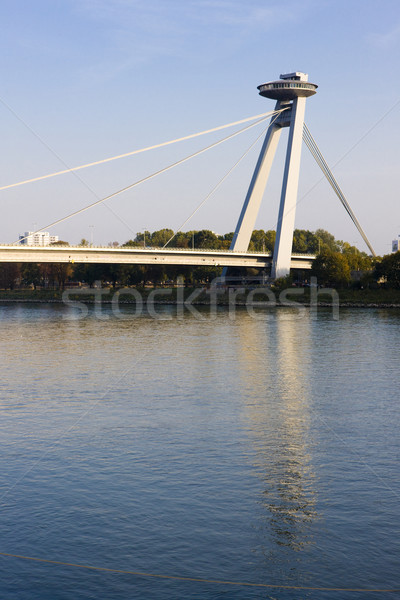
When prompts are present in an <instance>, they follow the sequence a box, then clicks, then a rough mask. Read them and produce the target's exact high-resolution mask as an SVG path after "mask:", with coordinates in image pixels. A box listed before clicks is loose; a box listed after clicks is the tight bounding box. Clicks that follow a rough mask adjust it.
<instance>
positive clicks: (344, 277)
mask: <svg viewBox="0 0 400 600" xmlns="http://www.w3.org/2000/svg"><path fill="white" fill-rule="evenodd" d="M311 275H313V276H314V277H316V278H317V281H318V284H322V285H332V286H337V287H343V286H345V285H347V284H348V283H349V282H350V267H349V263H348V262H347V260H346V257H345V256H344V255H343V254H341V253H340V252H334V251H333V250H330V249H329V248H326V247H325V248H323V249H322V250H321V252H320V254H318V256H317V257H316V259H315V261H314V262H313V266H312V269H311Z"/></svg>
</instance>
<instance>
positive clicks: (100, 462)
mask: <svg viewBox="0 0 400 600" xmlns="http://www.w3.org/2000/svg"><path fill="white" fill-rule="evenodd" d="M157 315H158V317H159V318H154V317H155V315H154V314H153V315H149V314H146V313H145V312H143V313H142V314H141V315H138V314H136V313H135V311H134V310H133V309H129V308H126V309H125V310H123V311H121V313H119V314H118V315H116V314H115V312H113V311H112V310H111V309H110V308H103V310H102V311H101V313H100V312H99V311H97V312H95V311H94V309H93V308H90V309H89V312H88V314H87V315H86V316H84V315H83V313H82V315H80V314H75V313H73V311H72V310H71V309H68V308H66V307H64V306H63V305H26V304H24V305H19V304H18V305H11V304H10V305H2V306H1V307H0V331H1V337H0V346H1V366H0V369H1V383H0V386H1V387H0V398H1V434H0V449H1V453H0V460H1V469H0V499H1V517H0V533H1V535H0V552H1V553H2V554H0V570H1V573H0V597H1V598H4V599H6V600H13V599H18V600H31V599H35V600H36V599H38V600H39V599H40V600H59V599H60V600H61V599H63V600H81V599H82V600H89V599H101V600H125V599H126V600H128V599H132V598H144V599H151V600H170V599H187V600H195V599H196V600H211V599H220V598H221V599H222V598H225V599H261V598H262V599H268V598H269V599H277V600H289V599H295V600H299V599H303V598H304V599H306V598H307V599H315V600H317V599H318V600H324V599H331V598H332V599H334V598H338V599H340V600H347V599H349V600H350V599H353V598H354V599H358V600H360V599H363V600H364V599H365V598H371V599H373V600H378V599H379V600H380V599H381V598H386V597H388V598H400V592H385V591H381V592H371V591H335V590H332V589H331V590H316V589H312V588H342V590H343V588H345V589H347V590H350V589H362V590H393V589H395V588H396V589H399V588H400V581H399V573H400V564H399V562H400V561H399V556H400V542H399V540H400V535H399V534H400V531H399V529H400V525H399V523H400V519H399V517H400V510H399V498H400V478H399V470H398V461H399V455H400V442H399V425H400V403H399V389H400V374H399V340H400V335H399V334H400V312H398V311H396V310H383V309H364V310H363V309H357V310H355V309H353V310H352V309H344V310H341V312H340V318H339V319H338V320H337V319H334V318H333V317H332V313H331V311H330V310H328V309H326V310H323V309H320V310H319V312H318V314H311V313H310V312H309V311H308V310H305V311H304V313H299V312H298V311H296V310H291V309H289V308H288V309H285V308H280V309H270V310H268V311H266V310H264V311H263V310H259V311H256V312H253V313H251V314H249V313H248V312H247V311H246V310H245V309H243V310H238V311H236V313H234V314H232V311H231V312H229V311H228V310H227V309H218V310H217V312H216V314H210V313H209V312H208V311H207V309H206V308H205V309H204V310H203V311H202V312H201V313H200V315H199V314H196V313H194V314H193V313H192V312H190V311H186V312H185V313H184V314H177V312H176V308H175V307H173V306H171V307H159V308H158V309H157ZM71 316H75V317H79V316H82V317H83V318H71ZM200 317H201V318H200ZM4 554H12V555H18V556H19V558H17V557H16V556H5V555H4ZM21 557H25V558H21ZM28 557H31V558H37V559H42V560H45V561H57V563H69V564H56V563H50V562H40V561H32V560H29V559H28ZM74 565H75V566H74ZM77 565H79V566H77ZM85 566H92V567H99V568H102V569H111V571H107V570H96V569H92V570H91V569H87V568H84V567H85ZM138 573H141V574H138ZM151 575H167V576H172V577H178V578H179V577H182V578H188V580H182V579H174V578H171V579H169V578H158V577H152V576H151ZM217 580H218V581H219V582H220V583H218V582H216V581H217ZM229 582H230V583H229ZM235 583H248V584H257V585H254V586H249V585H248V586H245V585H234V584H235Z"/></svg>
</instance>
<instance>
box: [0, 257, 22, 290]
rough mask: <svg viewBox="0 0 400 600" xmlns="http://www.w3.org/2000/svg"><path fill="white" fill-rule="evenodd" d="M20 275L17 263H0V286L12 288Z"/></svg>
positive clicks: (5, 288) (6, 288)
mask: <svg viewBox="0 0 400 600" xmlns="http://www.w3.org/2000/svg"><path fill="white" fill-rule="evenodd" d="M20 275H21V266H20V265H19V264H18V263H0V288H1V289H4V290H8V289H10V290H13V289H14V287H15V286H16V284H17V281H18V279H19V277H20Z"/></svg>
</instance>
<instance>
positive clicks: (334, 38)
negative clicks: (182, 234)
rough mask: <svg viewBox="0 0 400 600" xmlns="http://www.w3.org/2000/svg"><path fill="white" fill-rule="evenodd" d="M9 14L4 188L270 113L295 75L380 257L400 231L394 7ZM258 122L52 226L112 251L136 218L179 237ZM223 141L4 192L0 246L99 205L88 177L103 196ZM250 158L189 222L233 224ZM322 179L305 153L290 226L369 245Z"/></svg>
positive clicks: (46, 4) (356, 3)
mask: <svg viewBox="0 0 400 600" xmlns="http://www.w3.org/2000/svg"><path fill="white" fill-rule="evenodd" d="M0 19H1V23H2V35H1V39H0V45H1V56H2V60H1V67H0V69H1V85H0V99H1V103H0V115H1V131H2V135H1V145H0V155H1V170H0V173H1V175H0V186H2V185H7V184H9V183H13V182H16V181H19V180H22V179H26V178H29V177H35V176H39V175H42V174H46V173H49V172H52V171H58V170H60V169H62V168H63V167H64V164H67V165H68V166H75V165H79V164H81V163H86V162H89V161H94V160H98V159H102V158H106V157H108V156H112V155H114V154H120V153H123V152H129V151H130V150H134V149H137V148H141V147H144V146H148V145H151V144H157V143H159V142H163V141H166V140H169V139H174V138H177V137H180V136H183V135H187V134H189V133H193V132H196V131H201V130H203V129H208V128H211V127H214V126H218V125H222V124H224V123H229V122H230V121H234V120H237V119H241V118H244V117H247V116H251V115H255V114H258V113H261V112H265V111H267V110H270V109H272V108H273V105H274V103H273V101H269V100H266V99H264V98H261V97H260V96H258V92H257V89H256V88H257V85H259V84H261V83H264V82H266V81H269V80H273V79H277V78H278V77H279V74H280V73H285V72H290V71H294V70H300V71H304V72H307V73H308V74H309V79H310V81H312V82H315V83H317V84H318V85H319V88H318V93H317V95H316V96H314V97H312V98H310V99H309V100H308V102H307V108H306V123H307V125H308V127H309V128H310V130H311V132H312V133H313V135H314V137H315V139H316V141H317V143H318V145H319V147H320V149H321V151H322V152H323V154H324V155H325V158H326V160H327V162H328V164H329V165H330V166H331V167H332V168H333V167H334V165H336V163H338V164H337V165H336V166H335V167H334V168H333V171H334V173H335V176H336V177H337V180H338V182H339V184H340V186H341V188H342V189H343V191H344V193H345V195H346V197H347V199H348V201H349V202H350V205H351V206H352V208H353V210H354V212H355V213H356V215H357V217H358V219H359V221H360V222H361V224H362V225H363V227H364V229H365V230H366V233H367V235H368V237H369V238H370V240H371V242H372V244H373V245H374V246H375V249H376V250H377V252H378V253H380V254H383V253H387V252H389V251H390V242H391V240H392V239H395V238H396V237H397V235H398V234H400V209H399V199H398V196H399V192H398V188H399V186H398V179H399V172H400V164H399V162H400V161H399V158H400V150H399V143H398V137H399V131H400V78H399V72H398V65H399V62H400V60H399V59H400V4H399V2H398V0H380V1H379V2H378V1H377V0H302V1H301V2H300V1H289V0H280V1H270V0H247V1H246V2H243V0H212V1H209V0H185V1H178V0H146V1H142V0H35V2H32V1H31V0H29V1H28V0H25V1H22V0H3V1H2V2H1V4H0ZM388 111H391V112H389V114H387V116H385V115H386V113H388ZM378 122H379V123H378ZM260 132H261V129H260V128H258V129H254V130H251V132H249V133H247V134H244V135H243V136H240V137H238V138H235V140H234V141H232V142H228V143H227V144H224V145H223V146H221V147H220V148H218V149H217V150H213V151H210V152H208V153H207V154H205V155H204V156H202V157H199V158H196V159H194V160H193V161H191V162H190V163H187V164H186V165H185V166H182V167H179V168H178V169H176V170H174V171H171V172H170V173H168V174H165V175H162V176H160V177H159V178H158V179H155V180H153V181H152V182H151V183H148V184H144V185H143V186H140V187H138V188H136V189H134V190H132V191H130V192H128V193H126V194H125V195H123V196H120V197H118V198H115V199H114V200H112V201H110V202H109V203H108V204H109V207H110V208H109V209H107V208H106V207H104V206H100V207H97V208H95V209H93V210H92V211H89V212H86V213H84V214H83V215H82V216H80V217H77V218H76V219H73V220H70V221H67V222H65V223H64V224H62V225H60V226H58V227H56V228H54V230H53V232H54V233H55V234H58V235H60V237H61V238H63V239H66V240H68V241H70V242H71V243H75V242H79V240H80V239H81V238H82V237H86V238H89V237H90V236H91V235H93V238H94V242H95V243H98V244H107V243H108V242H111V241H114V240H116V241H119V242H121V243H122V242H124V241H126V240H127V239H129V238H131V237H133V235H134V234H135V233H136V232H137V231H141V230H143V229H144V228H147V229H150V230H155V229H158V228H161V227H170V228H172V229H176V228H177V227H178V226H179V225H180V224H181V222H182V221H183V220H184V219H185V218H186V217H187V216H188V215H189V214H190V213H191V212H192V211H193V210H194V209H195V208H196V206H197V205H198V204H199V203H200V202H201V201H202V200H203V199H204V198H205V196H206V195H207V194H208V192H209V191H210V190H211V189H212V187H213V186H214V185H215V184H216V183H217V182H218V181H219V180H220V179H221V178H222V177H223V176H224V175H225V173H226V172H227V171H228V170H229V169H230V167H231V166H232V165H233V164H234V162H235V161H236V160H237V159H238V158H239V157H240V156H241V155H242V153H243V152H244V151H245V150H246V149H247V148H248V146H249V145H250V144H251V143H252V142H253V140H254V139H255V137H257V135H258V134H259V133H260ZM223 135H224V134H219V136H220V137H221V136H223ZM215 139H217V137H216V136H210V137H206V138H200V139H198V140H196V141H193V142H187V143H182V144H178V145H176V146H174V147H169V148H166V149H162V150H157V151H155V152H152V153H146V154H142V155H140V156H136V157H132V158H127V159H123V160H121V161H118V163H117V162H115V163H111V164H109V165H105V166H103V167H95V168H93V169H90V170H85V171H80V172H79V177H80V178H81V179H82V180H83V182H84V183H82V181H80V180H79V179H78V178H77V177H75V176H73V175H71V174H69V175H64V176H61V177H58V178H55V179H51V180H48V181H43V182H39V183H34V184H29V185H27V186H23V187H18V188H15V189H11V190H6V191H3V192H0V194H1V198H0V202H1V210H2V219H1V224H0V240H1V241H3V242H11V241H14V240H15V239H16V238H17V237H18V234H19V233H22V232H24V231H25V230H28V229H32V228H34V227H35V228H39V227H42V226H45V225H46V224H47V223H49V222H51V221H53V220H55V219H57V218H59V217H61V216H63V215H65V214H67V213H68V212H70V211H72V210H74V209H78V208H80V207H82V206H84V205H85V204H88V203H90V202H92V201H94V200H95V199H96V197H95V195H94V194H93V193H92V192H91V191H90V190H89V189H88V187H89V188H91V190H93V192H94V193H95V194H96V195H97V197H104V196H106V195H108V194H110V193H112V192H113V191H115V190H117V189H119V188H122V187H124V186H126V185H129V183H132V182H133V181H135V180H136V179H140V178H141V177H143V176H146V175H148V174H149V173H151V172H152V171H154V170H157V169H159V168H162V167H163V166H165V165H167V164H168V163H169V162H171V161H174V160H177V159H179V158H181V157H183V156H185V155H186V154H188V153H189V152H192V151H195V150H196V149H199V148H201V147H202V146H205V145H207V144H208V143H211V142H212V141H214V140H215ZM284 139H285V137H284V136H282V141H281V145H282V146H283V140H284ZM352 148H353V149H352ZM256 156H257V150H256V149H255V150H253V151H252V152H251V153H250V154H249V155H248V157H246V159H245V160H244V161H243V162H242V163H241V164H240V166H239V167H238V169H237V170H236V171H235V172H234V174H233V175H232V176H231V177H230V178H229V179H228V180H227V181H226V182H225V183H224V184H223V185H222V186H221V187H220V189H219V190H218V192H217V193H216V194H215V196H213V197H212V198H211V199H210V200H209V201H208V202H207V204H206V205H205V206H204V207H203V208H202V209H201V210H200V211H199V212H198V213H197V214H196V216H195V217H194V219H193V220H192V221H191V222H190V223H189V224H188V225H187V226H186V227H185V229H191V228H196V229H199V228H207V229H212V230H214V231H216V232H217V233H225V232H228V231H232V230H233V229H234V227H235V225H236V221H237V218H238V215H239V211H240V207H241V204H242V202H243V199H244V196H245V193H246V190H247V186H248V183H249V180H250V177H251V174H252V169H253V166H254V164H255V160H256ZM282 161H283V150H282V149H280V152H279V154H278V156H277V157H276V159H275V163H274V166H273V174H272V177H271V181H270V183H269V185H268V188H267V191H266V195H265V198H264V202H263V207H262V210H261V212H260V216H259V219H258V222H257V227H258V228H263V229H270V228H275V226H276V219H277V207H278V202H279V188H280V179H281V176H282V168H283V164H282ZM338 161H340V162H338ZM320 178H321V175H320V171H319V170H318V167H317V166H316V165H315V164H314V163H313V159H312V158H311V156H310V155H309V152H308V150H307V148H306V147H305V146H304V149H303V156H302V172H301V179H300V190H299V204H298V209H297V217H296V226H297V227H301V228H306V229H311V230H315V229H316V228H318V227H322V228H324V229H327V230H329V231H331V232H332V233H333V234H334V235H335V236H336V237H337V238H339V239H345V240H347V241H349V242H351V243H353V244H356V245H358V247H359V248H360V249H363V250H364V249H365V247H364V244H363V242H362V240H361V238H360V237H359V234H358V232H357V231H356V230H355V228H354V226H353V225H352V223H351V222H350V220H349V219H348V217H347V215H346V213H345V211H344V209H343V208H342V206H341V205H340V203H339V201H338V199H337V198H336V196H334V194H333V192H332V191H331V189H330V188H329V186H328V185H327V183H325V182H320V183H317V182H318V181H319V180H320ZM84 184H86V185H84ZM316 184H317V185H316ZM87 186H88V187H87Z"/></svg>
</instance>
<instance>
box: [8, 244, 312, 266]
mask: <svg viewBox="0 0 400 600" xmlns="http://www.w3.org/2000/svg"><path fill="white" fill-rule="evenodd" d="M314 259H315V255H313V254H292V262H291V268H292V269H311V265H312V262H313V260H314ZM271 260H272V255H271V253H261V252H234V251H232V250H203V249H194V250H190V249H188V248H184V249H180V248H165V249H164V248H151V247H149V248H147V247H146V248H134V247H128V248H119V247H118V248H111V247H85V246H44V247H41V246H24V245H22V244H13V245H1V246H0V263H1V262H17V263H23V262H35V263H71V264H73V263H109V264H124V265H154V264H156V265H187V266H196V267H198V266H211V267H259V268H263V267H266V266H269V265H270V264H271Z"/></svg>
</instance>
